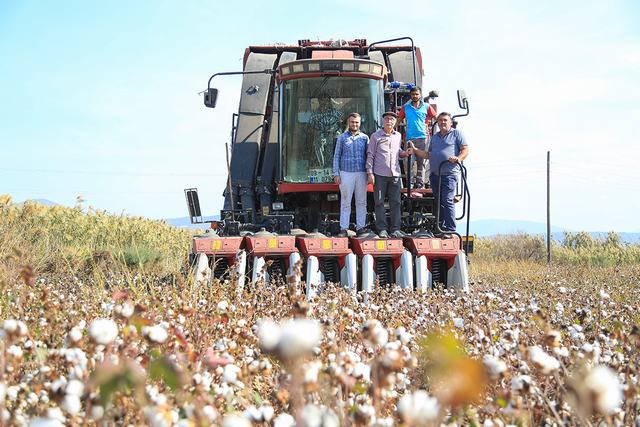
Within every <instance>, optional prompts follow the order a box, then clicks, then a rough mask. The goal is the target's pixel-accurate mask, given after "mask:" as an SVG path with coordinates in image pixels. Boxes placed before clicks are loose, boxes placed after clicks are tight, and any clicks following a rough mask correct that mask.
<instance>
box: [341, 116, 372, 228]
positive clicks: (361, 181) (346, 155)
mask: <svg viewBox="0 0 640 427" xmlns="http://www.w3.org/2000/svg"><path fill="white" fill-rule="evenodd" d="M347 123H348V126H349V129H348V130H347V131H346V132H345V133H343V134H342V135H340V136H339V137H338V140H337V141H336V149H335V153H334V155H333V177H334V178H333V181H334V182H335V183H336V184H338V185H339V186H340V230H341V231H340V234H339V236H340V237H346V236H347V230H348V229H349V222H350V219H351V199H352V198H353V196H354V195H355V198H356V232H357V233H358V234H362V233H364V232H366V230H365V228H364V226H365V222H366V217H367V174H366V172H365V162H366V159H367V145H368V144H369V137H368V136H367V135H366V134H364V133H362V132H360V114H358V113H351V114H349V117H347Z"/></svg>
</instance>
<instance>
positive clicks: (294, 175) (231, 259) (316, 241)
mask: <svg viewBox="0 0 640 427" xmlns="http://www.w3.org/2000/svg"><path fill="white" fill-rule="evenodd" d="M403 40H404V41H405V42H404V44H397V42H400V41H403ZM406 41H409V42H410V44H407V43H406ZM393 43H396V44H393ZM243 65H244V67H243V70H242V71H238V72H224V73H217V74H214V75H213V76H211V78H210V79H209V82H208V85H207V89H206V90H205V91H204V104H205V106H207V107H210V108H214V107H215V106H216V101H217V98H218V95H219V94H218V91H217V89H215V88H212V87H211V83H212V80H213V79H214V78H216V77H218V76H225V75H234V74H236V75H242V78H243V81H242V89H241V95H240V105H239V109H238V113H236V114H234V115H233V117H232V126H231V141H232V144H231V156H230V159H229V156H228V152H229V151H228V150H227V167H228V173H229V175H228V179H227V183H226V188H225V190H224V207H223V209H222V211H221V212H220V218H219V219H217V220H214V221H211V229H210V230H208V232H207V233H205V234H204V235H199V236H195V237H194V238H193V245H192V248H191V261H192V264H193V265H194V266H195V275H196V279H197V280H205V281H206V280H209V279H210V278H211V277H224V276H228V275H233V276H235V278H236V280H238V282H239V285H240V286H243V285H244V281H245V277H246V278H250V280H251V281H252V282H256V281H258V280H266V279H274V278H277V277H281V278H284V277H285V276H287V275H295V272H296V270H297V269H300V270H301V272H302V274H303V277H304V279H305V283H306V290H307V295H308V296H309V297H312V296H313V295H315V294H316V293H317V292H318V291H319V289H320V288H321V287H322V286H323V284H324V283H327V282H334V283H341V284H342V285H343V286H345V287H347V288H349V289H359V290H362V291H365V293H368V292H370V291H372V290H373V287H374V286H375V284H379V285H387V284H392V283H397V284H399V285H400V286H402V287H403V288H407V289H414V288H417V289H419V290H426V289H428V288H431V287H433V286H434V284H435V283H436V282H440V283H441V284H442V285H443V286H446V287H450V288H458V289H467V288H468V274H467V269H466V267H467V259H466V252H465V250H464V248H463V246H462V242H463V239H462V236H460V235H459V234H454V235H453V236H447V237H450V238H444V237H443V236H442V234H443V233H442V231H441V230H440V229H439V227H438V215H439V213H438V209H436V206H439V205H438V204H437V203H436V201H435V200H434V197H433V192H432V191H431V190H430V189H412V188H411V185H410V182H411V163H410V162H409V165H408V167H406V171H405V176H404V178H405V182H406V183H407V184H408V185H407V188H406V189H404V190H403V196H402V207H403V217H402V230H403V231H404V232H405V233H406V237H404V238H391V239H380V238H378V237H377V236H373V235H371V236H365V237H355V236H354V235H350V236H348V237H338V233H339V231H340V226H339V212H340V200H339V198H340V197H339V195H340V190H339V187H338V185H337V184H335V183H334V182H333V171H332V163H333V153H334V148H335V144H336V140H337V138H338V136H339V135H340V134H341V133H342V132H344V131H345V128H346V127H345V123H346V118H347V117H348V115H349V114H350V113H351V112H358V113H359V114H360V116H361V131H362V132H364V133H366V134H371V133H373V132H375V131H376V130H377V129H379V128H381V127H382V114H383V112H384V111H389V110H391V111H396V110H398V109H399V108H400V107H401V106H402V105H403V104H404V103H405V102H407V101H408V100H409V99H410V90H411V88H412V87H414V86H416V85H417V86H421V84H422V75H423V72H422V57H421V54H420V49H419V48H417V47H415V46H414V45H413V40H411V39H410V38H408V37H403V38H399V39H392V40H384V41H380V42H376V43H371V44H368V43H367V41H366V40H364V39H357V40H353V41H344V40H340V41H317V42H312V41H309V40H300V41H299V42H298V44H297V45H290V46H289V45H273V46H250V47H248V48H247V49H246V51H245V55H244V63H243ZM437 96H438V93H437V92H435V91H431V92H429V94H428V96H427V97H426V98H425V100H426V101H427V102H428V101H430V100H432V99H434V98H435V97H437ZM458 104H459V106H460V107H461V108H462V109H463V110H465V111H466V113H465V114H460V115H458V116H455V117H461V116H464V115H466V114H468V101H467V98H466V96H465V95H464V93H463V92H459V93H458ZM432 167H437V165H435V166H432ZM461 170H462V180H461V188H460V191H459V193H460V194H459V197H460V200H462V201H463V205H464V206H463V209H462V211H463V212H462V215H461V217H460V218H459V219H461V218H462V217H465V216H466V217H467V221H468V210H469V205H470V203H469V202H470V198H469V193H468V189H467V185H466V169H465V168H464V166H462V165H461ZM368 191H369V201H368V204H369V206H373V202H372V200H373V197H372V191H373V189H372V188H371V186H369V189H368ZM185 196H186V199H187V204H188V207H189V212H190V216H191V220H192V222H194V223H197V222H204V220H203V217H202V214H201V211H200V205H199V199H198V196H197V189H193V188H192V189H187V190H185ZM367 222H368V223H369V224H373V214H372V213H368V218H367ZM467 224H468V223H467ZM467 234H468V225H467ZM414 277H415V279H416V280H414Z"/></svg>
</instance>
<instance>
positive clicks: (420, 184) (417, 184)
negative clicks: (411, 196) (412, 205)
mask: <svg viewBox="0 0 640 427" xmlns="http://www.w3.org/2000/svg"><path fill="white" fill-rule="evenodd" d="M413 188H424V184H423V183H421V182H416V183H414V184H413Z"/></svg>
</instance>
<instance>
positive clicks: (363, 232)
mask: <svg viewBox="0 0 640 427" xmlns="http://www.w3.org/2000/svg"><path fill="white" fill-rule="evenodd" d="M369 234H371V230H369V229H368V228H365V227H362V228H358V229H357V230H356V236H358V237H366V236H368V235H369Z"/></svg>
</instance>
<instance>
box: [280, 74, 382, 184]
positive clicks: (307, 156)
mask: <svg viewBox="0 0 640 427" xmlns="http://www.w3.org/2000/svg"><path fill="white" fill-rule="evenodd" d="M382 85H383V82H382V80H374V79H368V78H362V77H342V76H324V77H313V78H301V79H295V80H289V81H286V82H284V89H283V91H284V92H283V103H282V107H283V115H282V128H281V129H282V155H283V169H284V170H283V176H284V181H286V182H298V183H301V182H331V181H332V180H333V172H332V167H333V152H334V149H335V145H336V140H337V138H338V136H340V134H341V133H343V132H345V131H346V130H347V125H346V122H347V117H348V116H349V114H350V113H353V112H356V113H359V114H360V116H361V124H360V131H361V132H364V133H366V134H367V135H371V134H372V133H373V132H375V131H376V130H377V129H378V128H379V127H381V123H380V122H379V120H380V117H381V116H382V108H383V86H382Z"/></svg>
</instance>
